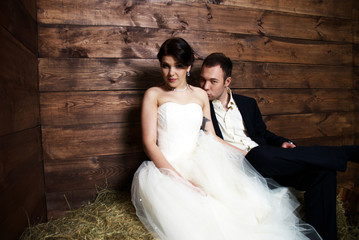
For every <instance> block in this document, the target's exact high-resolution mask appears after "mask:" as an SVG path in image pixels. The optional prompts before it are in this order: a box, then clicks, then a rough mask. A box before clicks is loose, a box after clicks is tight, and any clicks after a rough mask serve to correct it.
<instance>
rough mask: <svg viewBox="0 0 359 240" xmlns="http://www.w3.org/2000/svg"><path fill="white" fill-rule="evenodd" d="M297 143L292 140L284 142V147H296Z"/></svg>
mask: <svg viewBox="0 0 359 240" xmlns="http://www.w3.org/2000/svg"><path fill="white" fill-rule="evenodd" d="M295 147H296V145H295V144H294V143H292V142H284V143H282V148H295Z"/></svg>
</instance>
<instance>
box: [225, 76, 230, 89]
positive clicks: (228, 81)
mask: <svg viewBox="0 0 359 240" xmlns="http://www.w3.org/2000/svg"><path fill="white" fill-rule="evenodd" d="M231 81H232V78H231V77H227V78H226V79H225V80H224V86H226V87H228V86H229V84H231Z"/></svg>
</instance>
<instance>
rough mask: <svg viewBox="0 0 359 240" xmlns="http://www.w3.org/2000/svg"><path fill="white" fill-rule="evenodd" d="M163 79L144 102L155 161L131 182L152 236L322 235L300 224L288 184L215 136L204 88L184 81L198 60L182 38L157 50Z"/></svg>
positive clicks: (204, 239)
mask: <svg viewBox="0 0 359 240" xmlns="http://www.w3.org/2000/svg"><path fill="white" fill-rule="evenodd" d="M157 57H158V59H159V61H160V67H161V72H162V76H163V80H164V82H163V84H162V85H160V86H158V87H152V88H150V89H148V90H147V91H146V93H145V95H144V98H143V103H142V119H141V120H142V138H143V145H144V151H145V153H146V154H147V156H148V157H149V159H150V160H151V161H145V162H143V163H142V165H141V166H140V167H139V168H138V170H137V171H136V173H135V176H134V179H133V182H132V192H131V194H132V202H133V204H134V206H135V208H136V214H137V215H138V217H139V218H140V220H141V221H142V222H143V224H144V225H145V226H146V227H147V229H148V230H149V231H150V232H151V233H152V235H153V236H154V237H155V238H158V239H168V240H176V239H178V240H210V239H213V240H222V239H225V240H227V239H236V240H237V239H245V240H247V239H248V240H249V239H250V240H256V239H258V240H266V239H273V240H278V239H283V240H288V239H290V240H293V239H300V240H301V239H321V238H320V237H319V235H318V234H317V233H316V232H315V230H314V229H313V228H312V227H311V226H310V225H308V224H305V223H302V222H300V220H299V219H298V217H297V216H296V215H295V213H294V211H295V209H296V208H297V206H298V203H297V202H296V200H295V198H294V197H292V196H291V195H290V193H289V192H288V190H287V189H286V188H283V187H280V186H277V185H275V183H272V182H270V180H266V179H264V178H263V177H262V176H260V175H259V174H258V173H257V172H256V171H255V170H254V168H253V167H252V166H251V165H250V164H249V163H248V162H247V160H246V159H245V155H246V152H244V151H242V150H240V149H238V148H236V147H234V146H232V145H230V144H228V143H226V142H224V141H223V140H222V139H220V138H218V137H216V136H215V134H214V129H213V125H212V123H211V115H210V108H209V101H208V97H207V94H206V93H205V92H204V91H203V90H202V89H200V88H198V87H194V86H191V85H189V84H187V80H186V76H189V75H190V70H191V66H192V64H193V62H194V54H193V50H192V48H191V46H190V45H189V44H188V43H187V42H186V41H185V40H183V39H181V38H171V39H168V40H167V41H165V42H164V43H163V44H162V46H161V48H160V50H159V53H158V55H157Z"/></svg>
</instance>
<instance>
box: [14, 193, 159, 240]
mask: <svg viewBox="0 0 359 240" xmlns="http://www.w3.org/2000/svg"><path fill="white" fill-rule="evenodd" d="M20 239H21V240H25V239H26V240H28V239H33V240H38V239H48V240H52V239H87V240H95V239H96V240H108V239H124V240H130V239H131V240H132V239H138V240H140V239H143V240H152V239H153V237H152V236H151V234H150V233H149V232H148V231H147V230H146V228H145V227H144V226H143V225H142V223H141V222H140V221H139V219H138V218H137V216H136V213H135V209H134V207H133V205H132V203H131V201H130V195H129V193H127V192H118V191H115V190H109V189H102V190H101V191H100V192H99V193H98V195H97V197H96V199H95V201H94V202H93V203H89V204H86V205H84V206H82V207H81V208H79V209H77V210H74V211H69V212H67V213H66V215H65V216H64V217H62V218H59V219H56V220H50V221H48V222H47V223H42V224H38V225H34V226H31V227H29V228H27V229H26V230H25V232H24V233H23V234H22V236H21V237H20Z"/></svg>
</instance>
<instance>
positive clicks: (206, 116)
mask: <svg viewBox="0 0 359 240" xmlns="http://www.w3.org/2000/svg"><path fill="white" fill-rule="evenodd" d="M202 129H203V131H204V132H210V133H212V134H213V135H214V136H215V137H216V139H217V140H218V141H220V142H222V143H223V144H225V145H227V146H230V147H231V148H234V149H236V150H238V151H240V152H242V153H243V154H244V155H246V154H247V152H246V151H244V150H242V149H240V148H238V147H236V146H233V145H232V144H230V143H228V142H226V141H224V140H223V139H222V138H220V137H218V136H217V135H216V133H215V131H214V127H213V123H212V119H211V109H210V106H209V100H208V96H207V94H206V96H205V101H204V107H203V124H202Z"/></svg>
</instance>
